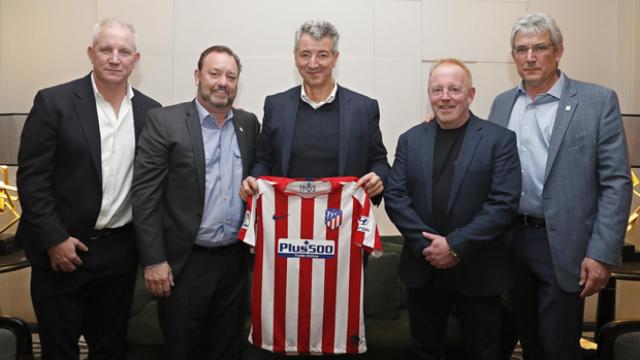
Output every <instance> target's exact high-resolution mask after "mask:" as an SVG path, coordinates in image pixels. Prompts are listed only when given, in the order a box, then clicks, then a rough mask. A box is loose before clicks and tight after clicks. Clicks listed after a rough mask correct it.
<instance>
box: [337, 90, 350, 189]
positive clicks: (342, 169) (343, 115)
mask: <svg viewBox="0 0 640 360" xmlns="http://www.w3.org/2000/svg"><path fill="white" fill-rule="evenodd" d="M338 101H339V102H340V104H339V105H340V148H339V151H338V174H339V175H340V176H345V175H346V171H347V159H348V154H347V151H348V148H349V146H348V145H349V135H350V131H351V97H350V96H348V94H346V91H344V89H343V88H342V87H340V86H338Z"/></svg>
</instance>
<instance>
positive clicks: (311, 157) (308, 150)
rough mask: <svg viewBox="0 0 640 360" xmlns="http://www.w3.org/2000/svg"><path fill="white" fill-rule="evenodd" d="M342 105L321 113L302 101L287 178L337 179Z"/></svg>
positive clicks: (325, 108) (321, 109) (324, 108)
mask: <svg viewBox="0 0 640 360" xmlns="http://www.w3.org/2000/svg"><path fill="white" fill-rule="evenodd" d="M339 151H340V104H339V101H338V98H337V97H336V99H335V100H334V101H333V102H331V103H328V104H325V105H322V106H321V107H319V108H318V109H313V108H312V107H311V106H310V105H309V104H307V103H306V102H304V101H302V100H300V103H299V104H298V114H297V116H296V125H295V129H294V132H293V144H292V147H291V160H290V161H289V173H288V174H287V176H288V177H291V178H320V177H331V176H338V175H339V174H338V155H339Z"/></svg>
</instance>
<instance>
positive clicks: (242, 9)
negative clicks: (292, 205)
mask: <svg viewBox="0 0 640 360" xmlns="http://www.w3.org/2000/svg"><path fill="white" fill-rule="evenodd" d="M537 11H543V12H547V13H549V14H551V15H553V16H554V17H555V18H556V20H557V21H558V23H559V25H560V27H561V28H562V30H563V32H564V35H565V54H564V58H563V60H562V63H561V68H562V70H564V71H565V72H566V73H567V74H568V75H569V76H570V77H574V78H577V79H580V80H585V81H591V82H596V83H600V84H603V85H605V86H608V87H611V88H613V89H614V90H616V91H617V93H618V95H619V97H620V102H621V106H622V110H623V112H628V113H640V1H638V0H609V1H601V0H563V1H554V0H494V1H486V0H324V1H309V0H271V1H260V0H235V1H210V0H189V1H174V0H137V1H125V0H61V1H44V0H0V112H28V111H29V108H30V105H31V102H32V99H33V96H34V94H35V92H36V91H37V90H38V89H40V88H43V87H47V86H51V85H54V84H57V83H60V82H63V81H68V80H71V79H73V78H77V77H80V76H82V75H84V74H86V73H88V71H89V70H90V66H89V65H90V64H89V62H88V60H87V58H86V54H85V52H86V47H87V45H88V44H89V41H90V31H91V29H92V26H93V24H94V23H95V22H96V21H97V20H98V19H101V18H104V17H108V16H117V17H121V18H123V19H125V20H129V21H131V22H133V23H134V24H135V26H136V28H137V30H138V48H139V50H140V51H141V53H142V59H141V62H140V64H139V66H138V67H137V69H136V72H135V75H134V76H133V78H132V83H133V85H134V86H136V87H137V88H139V89H140V90H142V91H143V92H145V93H147V94H148V95H150V96H152V97H154V98H156V99H157V100H159V101H161V102H162V103H163V104H172V103H176V102H180V101H186V100H190V99H191V98H192V97H193V94H194V85H193V70H194V68H195V63H196V61H197V57H198V55H199V53H200V51H202V50H203V49H204V48H205V47H207V46H209V45H213V44H226V45H229V46H231V47H232V48H233V49H234V50H235V51H236V52H237V53H238V54H239V55H240V57H241V60H242V62H243V65H244V70H243V74H242V79H241V84H240V90H239V94H238V98H237V101H236V104H237V105H238V106H239V107H242V108H244V109H247V110H250V111H253V112H255V113H256V114H258V117H261V114H262V102H263V100H264V97H265V96H266V95H268V94H271V93H274V92H277V91H282V90H284V89H287V88H289V87H291V86H293V85H295V84H297V83H298V82H299V77H298V75H297V73H296V71H295V69H294V66H293V56H292V45H293V33H294V31H295V29H296V27H297V26H298V25H299V24H300V23H302V22H303V21H305V20H308V19H326V20H329V21H331V22H333V23H334V24H335V25H336V26H337V28H338V30H339V31H340V32H341V36H342V39H341V41H340V52H341V54H340V59H339V63H338V66H337V69H336V72H335V75H336V78H337V80H338V82H339V83H341V84H342V85H345V86H347V87H350V88H352V89H354V90H357V91H359V92H362V93H365V94H367V95H370V96H372V97H375V98H377V99H378V100H379V101H380V108H381V127H382V131H383V136H384V141H385V144H386V146H387V149H388V150H389V160H390V161H392V160H393V153H394V151H395V144H396V140H397V138H398V136H399V134H401V133H402V132H403V131H405V130H406V129H407V128H409V127H411V126H413V125H414V124H416V123H417V122H419V121H420V119H421V118H422V117H423V116H424V115H425V114H426V113H427V112H428V107H427V105H426V101H425V98H426V95H425V82H426V72H427V70H428V68H429V66H430V63H431V62H432V61H433V60H434V59H437V58H439V57H451V56H453V57H459V58H461V59H462V60H464V61H466V62H468V63H469V66H470V68H471V71H472V72H473V75H474V80H475V85H476V88H477V90H478V94H477V96H476V100H475V102H474V104H473V106H472V110H473V111H474V112H476V113H477V114H478V115H480V116H486V115H487V114H488V111H489V107H490V104H491V102H492V100H493V98H494V97H495V95H496V94H498V93H499V92H501V91H503V90H505V89H507V88H510V87H512V86H514V85H516V84H517V82H518V76H517V74H516V73H515V71H514V66H513V63H512V61H511V58H510V56H509V43H508V41H509V30H510V28H511V25H512V23H513V21H514V20H515V19H516V18H517V17H518V16H520V15H522V14H524V13H526V12H537ZM376 212H377V214H378V217H379V218H380V223H381V231H382V233H384V234H393V233H397V231H396V230H395V228H394V227H393V226H392V225H391V224H390V222H389V221H388V219H387V217H386V215H385V214H384V211H383V210H382V209H377V210H376ZM27 273H28V271H23V272H22V273H16V274H15V277H21V278H22V279H23V280H24V279H26V278H28V274H27ZM9 278H11V279H9ZM3 281H4V282H3ZM7 281H9V282H11V283H12V284H16V283H18V281H17V280H16V279H14V275H13V274H12V275H11V276H10V277H9V276H2V277H0V290H2V292H1V294H2V295H1V296H0V307H2V309H3V311H4V310H5V308H11V309H14V307H7V306H9V305H6V302H7V295H5V294H9V297H12V296H14V294H16V291H18V290H20V291H23V290H25V289H24V287H23V286H22V285H15V287H11V290H8V288H7V287H6V285H3V284H7ZM3 286H5V287H3ZM16 289H17V290H16ZM627 289H629V290H627ZM14 290H15V291H14ZM620 293H621V294H625V299H626V298H627V297H626V295H627V294H633V295H634V297H633V298H634V299H637V298H638V297H637V295H639V294H640V290H638V289H636V288H633V287H631V286H630V287H627V286H625V287H624V289H623V290H621V292H620ZM15 296H17V295H15ZM626 301H627V300H624V299H619V306H620V307H621V309H622V310H623V314H626V313H628V314H633V315H635V316H640V315H638V313H640V310H635V309H634V307H633V306H632V305H631V304H630V303H627V302H626ZM9 302H10V303H12V302H11V301H9ZM20 302H22V303H28V299H27V300H25V301H17V302H16V301H14V302H13V303H20ZM11 306H13V305H11ZM25 306H26V305H25Z"/></svg>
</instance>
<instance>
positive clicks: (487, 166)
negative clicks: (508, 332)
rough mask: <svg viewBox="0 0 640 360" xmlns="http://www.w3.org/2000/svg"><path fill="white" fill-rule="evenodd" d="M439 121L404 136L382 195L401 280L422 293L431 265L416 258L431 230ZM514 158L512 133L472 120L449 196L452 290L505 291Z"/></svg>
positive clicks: (514, 201)
mask: <svg viewBox="0 0 640 360" xmlns="http://www.w3.org/2000/svg"><path fill="white" fill-rule="evenodd" d="M436 130H437V123H436V122H435V121H432V122H430V123H428V124H420V125H417V126H415V127H413V128H411V129H409V130H408V131H407V132H405V133H404V134H402V135H401V136H400V138H399V140H398V146H397V149H396V156H395V161H394V163H393V167H392V168H391V172H390V173H389V177H388V179H387V187H386V189H385V194H384V198H385V205H386V210H387V213H388V214H389V217H390V219H391V221H392V222H393V223H394V224H395V225H396V227H398V229H399V230H400V232H401V233H402V235H403V236H404V241H405V244H404V247H403V252H402V257H401V261H400V276H401V278H402V280H403V281H404V282H405V283H406V284H407V286H408V287H410V288H420V287H422V286H423V285H424V284H425V282H426V281H427V279H428V277H429V275H430V274H431V272H432V271H434V270H436V269H435V268H434V267H432V266H431V265H430V264H429V263H428V262H427V261H426V260H425V259H424V256H423V255H422V250H423V249H424V248H425V247H426V246H428V245H429V241H428V240H426V239H425V238H424V237H423V236H422V232H423V231H426V232H430V233H436V231H435V230H434V229H433V228H432V224H433V214H432V205H433V204H432V193H433V188H432V186H433V183H432V180H433V153H434V144H435V138H436V132H437V131H436ZM520 187H521V174H520V160H519V158H518V151H517V148H516V136H515V133H513V132H512V131H510V130H507V129H505V128H502V127H500V126H497V125H495V124H492V123H489V122H487V121H484V120H482V119H479V118H477V117H476V116H475V115H473V114H472V115H471V118H470V119H469V123H468V125H467V130H466V132H465V135H464V139H463V142H462V147H461V148H460V153H459V154H458V158H457V159H456V162H455V174H454V178H453V183H452V186H451V193H450V194H449V203H448V226H447V233H446V234H440V235H442V236H445V237H446V238H447V241H448V242H449V246H450V247H451V248H452V249H453V250H454V251H455V252H456V253H457V254H458V255H459V256H460V259H461V260H462V261H461V262H460V263H459V264H458V265H456V266H455V267H454V268H452V270H451V271H453V273H454V277H455V282H456V287H457V290H458V291H460V292H461V293H463V294H465V295H468V296H489V295H496V294H499V293H500V292H501V291H503V290H505V289H507V288H508V287H509V286H510V284H511V282H512V276H511V272H510V270H509V265H508V259H507V244H506V242H505V237H504V236H503V233H504V232H505V231H506V230H507V229H508V228H509V225H510V224H511V222H512V221H513V219H514V218H515V216H516V215H517V210H518V201H519V199H520Z"/></svg>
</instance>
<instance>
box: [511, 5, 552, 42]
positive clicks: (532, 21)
mask: <svg viewBox="0 0 640 360" xmlns="http://www.w3.org/2000/svg"><path fill="white" fill-rule="evenodd" d="M546 31H548V32H549V34H550V35H551V42H552V43H553V46H554V47H555V48H556V49H558V48H560V47H562V32H561V31H560V28H559V27H558V25H557V24H556V21H555V20H554V19H553V18H552V17H551V16H549V15H547V14H543V13H538V14H527V15H524V16H523V17H521V18H519V19H518V20H517V21H516V23H515V24H513V28H511V50H513V49H515V47H516V34H517V33H519V32H522V33H523V34H531V33H544V32H546Z"/></svg>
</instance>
